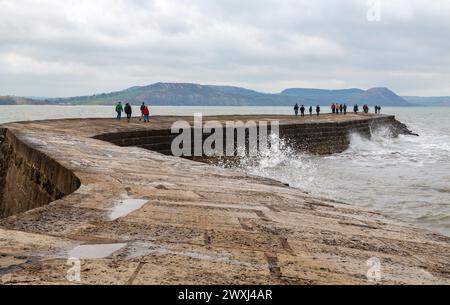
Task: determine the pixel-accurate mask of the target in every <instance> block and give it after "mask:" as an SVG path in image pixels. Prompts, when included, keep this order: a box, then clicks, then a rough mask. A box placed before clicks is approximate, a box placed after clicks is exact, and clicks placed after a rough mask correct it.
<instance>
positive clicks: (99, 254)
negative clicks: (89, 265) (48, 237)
mask: <svg viewBox="0 0 450 305" xmlns="http://www.w3.org/2000/svg"><path fill="white" fill-rule="evenodd" d="M126 245H127V244H104V245H83V246H78V247H75V248H73V249H72V250H70V251H69V252H68V257H69V258H77V259H103V258H106V257H108V256H110V255H112V254H113V253H114V252H117V251H119V250H120V249H122V248H124V247H125V246H126Z"/></svg>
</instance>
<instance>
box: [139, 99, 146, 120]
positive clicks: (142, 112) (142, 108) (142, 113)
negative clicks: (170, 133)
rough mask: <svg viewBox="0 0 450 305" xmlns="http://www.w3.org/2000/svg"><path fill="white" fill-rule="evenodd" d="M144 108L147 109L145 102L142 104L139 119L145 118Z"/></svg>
mask: <svg viewBox="0 0 450 305" xmlns="http://www.w3.org/2000/svg"><path fill="white" fill-rule="evenodd" d="M144 109H145V103H142V105H141V117H140V118H139V121H142V119H143V118H144Z"/></svg>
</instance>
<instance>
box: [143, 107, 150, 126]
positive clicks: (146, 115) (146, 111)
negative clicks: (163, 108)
mask: <svg viewBox="0 0 450 305" xmlns="http://www.w3.org/2000/svg"><path fill="white" fill-rule="evenodd" d="M142 114H143V115H144V123H148V122H150V110H149V109H148V107H147V106H145V107H144V110H143V111H142Z"/></svg>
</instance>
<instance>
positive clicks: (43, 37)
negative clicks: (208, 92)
mask: <svg viewBox="0 0 450 305" xmlns="http://www.w3.org/2000/svg"><path fill="white" fill-rule="evenodd" d="M380 1H381V4H382V15H381V16H382V18H381V21H380V22H375V23H373V22H372V23H371V22H368V21H367V19H366V13H367V9H368V8H367V1H366V0H346V1H334V0H322V1H306V0H284V1H276V0H222V1H219V0H218V1H210V0H193V1H189V2H186V1H181V0H180V1H175V0H153V1H146V0H132V1H130V0H109V1H108V0H99V1H88V0H73V1H58V0H41V1H37V0H23V1H13V0H0V80H1V82H0V95H2V94H16V95H46V96H58V95H64V96H67V95H78V94H90V93H96V92H103V91H112V90H119V89H123V88H125V87H128V86H133V85H139V84H146V83H151V82H156V81H180V82H181V81H185V82H201V83H209V84H210V83H213V84H214V83H217V84H232V85H238V86H247V87H251V88H254V89H258V90H262V91H266V92H277V91H280V90H282V89H284V88H285V87H292V86H315V87H323V88H334V87H336V88H338V87H339V88H340V87H362V88H369V87H374V86H387V87H390V88H392V89H393V90H395V91H397V92H398V93H400V94H405V95H407V94H408V95H409V94H424V95H450V88H448V85H447V84H448V83H449V81H450V71H449V69H448V66H449V64H450V54H449V53H448V50H449V49H450V41H449V40H448V39H445V37H446V35H447V34H446V33H448V32H449V30H450V18H448V17H449V16H450V3H449V1H445V0H436V1H433V2H431V1H426V0H412V1H406V0H380Z"/></svg>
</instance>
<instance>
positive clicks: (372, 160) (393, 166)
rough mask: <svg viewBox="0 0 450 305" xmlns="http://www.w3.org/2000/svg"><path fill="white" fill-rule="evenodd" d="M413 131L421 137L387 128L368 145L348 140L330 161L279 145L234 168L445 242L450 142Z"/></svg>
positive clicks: (449, 229)
mask: <svg viewBox="0 0 450 305" xmlns="http://www.w3.org/2000/svg"><path fill="white" fill-rule="evenodd" d="M414 130H416V131H419V132H420V134H421V136H420V137H413V136H399V137H397V138H394V137H392V135H391V132H390V130H389V129H388V128H378V129H375V130H373V131H372V138H371V139H367V138H364V137H362V136H360V135H358V134H351V135H350V140H351V144H350V147H349V149H348V150H347V151H345V152H344V153H341V154H334V155H331V156H312V155H307V154H302V153H298V152H296V151H294V150H293V149H291V148H290V147H289V145H288V143H286V142H285V141H284V140H282V139H279V140H278V141H275V142H276V143H277V145H274V146H272V147H270V148H269V149H267V150H265V151H262V152H260V154H259V155H258V157H257V158H244V159H243V160H241V161H240V163H239V164H238V165H237V166H238V167H240V168H241V169H243V170H244V171H246V172H247V173H249V174H253V175H258V176H262V177H267V178H272V179H275V180H278V181H281V182H284V183H288V184H289V185H290V186H292V187H296V188H300V189H301V190H303V191H305V192H308V193H310V194H312V195H314V196H318V197H323V198H329V199H334V200H339V201H344V202H348V203H350V204H354V205H357V206H362V207H366V208H369V209H371V210H376V211H379V212H382V213H384V214H386V215H389V216H392V217H395V218H397V219H400V220H403V221H406V222H409V223H413V224H416V225H418V226H421V227H423V228H428V229H431V230H434V231H436V232H440V233H442V234H445V235H447V236H450V183H449V181H450V137H449V135H448V134H445V133H436V132H434V131H431V130H429V129H424V128H419V127H416V129H414Z"/></svg>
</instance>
